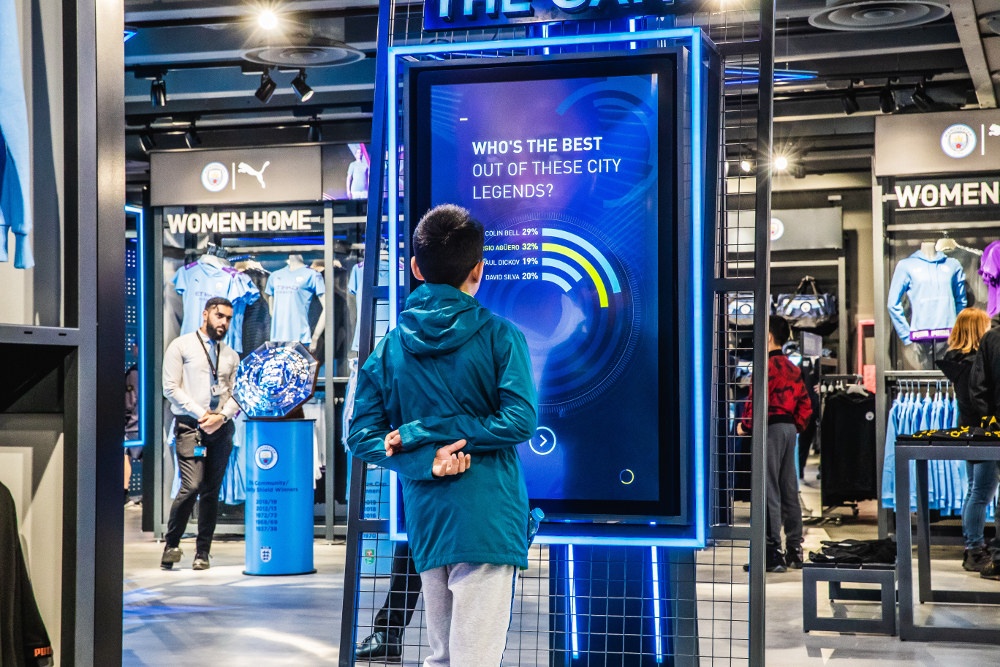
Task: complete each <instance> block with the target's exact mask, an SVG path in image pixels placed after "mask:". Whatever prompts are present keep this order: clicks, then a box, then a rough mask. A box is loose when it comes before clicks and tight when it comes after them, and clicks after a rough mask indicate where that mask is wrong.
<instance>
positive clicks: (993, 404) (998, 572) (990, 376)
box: [956, 322, 1000, 580]
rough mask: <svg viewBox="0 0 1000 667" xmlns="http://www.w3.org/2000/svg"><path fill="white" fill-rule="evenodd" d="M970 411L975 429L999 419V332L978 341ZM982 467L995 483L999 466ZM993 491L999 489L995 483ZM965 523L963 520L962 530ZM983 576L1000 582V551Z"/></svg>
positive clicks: (961, 409) (970, 389)
mask: <svg viewBox="0 0 1000 667" xmlns="http://www.w3.org/2000/svg"><path fill="white" fill-rule="evenodd" d="M956 324H957V322H956ZM956 394H957V396H958V397H959V401H961V393H960V391H959V390H958V389H957V387H956ZM968 408H969V410H971V417H969V418H967V421H968V420H971V422H972V424H971V425H976V422H977V421H978V422H980V423H983V422H984V421H985V420H989V419H990V418H995V417H996V416H997V415H1000V329H997V328H994V329H990V330H989V331H987V332H986V334H985V335H984V336H983V337H982V339H981V340H980V341H979V352H978V354H976V356H975V358H974V359H973V362H972V368H971V369H970V370H969V380H968ZM958 413H959V416H960V417H962V415H963V408H962V404H961V402H959V406H958ZM980 465H987V466H992V473H993V476H994V479H995V478H996V476H997V472H996V467H997V464H996V463H995V462H993V461H988V462H985V463H982V464H980ZM975 481H976V480H975V477H974V476H973V485H975ZM992 488H993V489H994V490H995V489H996V483H995V482H994V484H993V485H992ZM990 497H992V495H991V496H990ZM963 517H964V510H963ZM984 522H985V518H984ZM964 523H965V522H964V520H963V530H964ZM980 576H981V577H983V578H984V579H997V580H1000V551H994V552H993V553H992V557H991V558H990V559H989V562H987V563H986V564H985V565H984V566H983V567H982V570H981V571H980Z"/></svg>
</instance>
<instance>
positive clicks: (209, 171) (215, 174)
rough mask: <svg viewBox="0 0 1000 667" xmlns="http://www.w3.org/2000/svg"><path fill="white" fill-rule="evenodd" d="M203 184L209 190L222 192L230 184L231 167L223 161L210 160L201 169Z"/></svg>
mask: <svg viewBox="0 0 1000 667" xmlns="http://www.w3.org/2000/svg"><path fill="white" fill-rule="evenodd" d="M201 184H202V185H203V186H205V189H206V190H208V191H209V192H222V191H223V190H225V189H226V186H227V185H229V169H227V168H226V165H224V164H222V163H221V162H209V163H208V164H206V165H205V168H204V169H202V170H201Z"/></svg>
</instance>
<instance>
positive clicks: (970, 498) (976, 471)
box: [938, 308, 1000, 572]
mask: <svg viewBox="0 0 1000 667" xmlns="http://www.w3.org/2000/svg"><path fill="white" fill-rule="evenodd" d="M989 328H990V317H989V315H987V314H986V311H983V310H980V309H979V308H965V309H964V310H962V312H960V313H959V314H958V318H957V319H956V320H955V326H953V327H952V329H951V335H950V336H949V337H948V352H947V353H946V354H945V355H944V359H942V360H941V361H939V362H938V367H939V368H940V369H941V371H942V372H944V374H945V377H947V378H948V379H949V380H951V382H952V384H953V385H954V386H955V399H956V401H957V403H958V425H959V426H979V421H980V417H981V416H982V415H980V414H978V411H977V410H976V409H975V407H974V405H973V400H972V396H971V394H970V391H969V383H970V380H969V375H970V372H971V370H972V366H973V364H974V362H975V359H976V355H977V353H978V351H979V343H980V341H981V340H982V338H983V336H984V335H985V334H986V332H987V331H988V330H989ZM966 466H967V470H968V473H969V475H968V477H969V491H968V493H967V494H966V496H965V502H964V503H962V537H963V538H964V539H965V555H964V557H963V559H962V567H963V568H965V569H966V570H968V571H970V572H981V571H982V569H983V568H984V567H985V566H986V564H987V563H989V562H990V552H989V550H988V549H987V548H986V543H985V541H984V539H983V527H984V526H985V524H986V505H987V504H988V503H989V502H990V501H992V500H993V496H994V494H995V493H996V491H997V483H998V480H1000V475H998V471H997V464H996V463H995V462H994V461H969V462H967V463H966Z"/></svg>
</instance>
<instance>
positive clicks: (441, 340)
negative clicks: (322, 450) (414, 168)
mask: <svg viewBox="0 0 1000 667" xmlns="http://www.w3.org/2000/svg"><path fill="white" fill-rule="evenodd" d="M483 239H484V233H483V227H482V225H480V224H479V223H478V222H477V221H475V220H473V219H472V218H471V216H470V215H469V212H468V211H467V210H465V209H464V208H461V207H458V206H453V205H443V206H438V207H436V208H434V209H432V210H431V211H430V212H428V213H427V214H426V215H425V216H424V217H423V219H422V220H421V221H420V224H419V225H417V228H416V230H415V232H414V235H413V243H412V246H413V255H414V256H413V258H412V259H411V264H410V265H411V268H412V270H413V274H414V275H415V276H416V277H417V278H418V279H420V280H423V281H424V284H423V285H421V286H420V287H418V288H417V289H416V290H414V291H413V293H412V294H411V295H410V296H409V298H408V299H407V300H406V309H405V310H404V311H403V312H402V313H400V315H399V321H398V324H397V326H396V328H395V329H393V330H392V331H390V332H389V333H388V334H387V335H386V336H385V338H383V339H382V341H381V342H380V343H379V344H378V346H377V347H376V348H375V350H374V351H373V352H372V354H371V356H370V357H368V360H367V361H366V362H365V365H364V367H363V368H362V369H361V373H360V374H359V376H358V386H357V394H356V396H355V407H354V418H353V420H352V422H351V432H350V436H349V438H348V445H349V446H350V448H351V452H352V453H353V454H354V455H355V456H357V457H358V458H360V459H362V460H364V461H367V462H369V463H375V464H378V465H380V466H383V467H386V468H388V469H390V470H394V471H396V472H397V473H398V474H399V476H400V478H401V479H402V483H403V502H404V504H405V507H406V529H407V535H408V537H409V542H410V552H411V554H412V556H413V561H414V564H415V566H416V570H417V572H419V573H420V579H421V584H422V588H423V591H424V609H425V611H426V617H427V635H428V641H429V643H430V647H431V657H429V658H428V659H427V661H425V662H424V665H425V667H439V666H446V665H455V666H456V667H475V666H477V665H483V666H484V667H496V666H497V665H499V664H500V659H501V657H502V655H503V649H504V645H505V643H506V637H507V628H508V626H509V624H510V608H511V602H512V598H513V588H514V586H513V585H514V581H515V577H516V574H517V569H518V568H526V567H527V565H528V558H527V552H528V538H527V533H528V494H527V489H526V487H525V484H524V475H523V473H522V471H521V462H520V459H519V458H518V453H517V449H516V447H517V445H518V444H520V443H522V442H524V441H526V440H528V439H529V438H530V437H531V436H532V434H533V433H534V431H535V426H536V423H537V409H536V395H535V387H534V384H533V382H532V377H531V363H530V360H529V357H528V347H527V343H526V342H525V339H524V335H523V334H522V333H521V332H520V331H519V330H518V329H517V328H516V327H515V326H514V325H513V324H511V323H510V322H509V321H507V320H505V319H503V318H501V317H498V316H495V315H493V314H492V313H491V312H490V311H488V310H486V309H485V308H483V307H482V306H480V305H479V302H478V301H476V299H475V298H474V297H475V294H476V292H477V291H478V289H479V285H480V281H481V280H482V276H483V269H484V262H483Z"/></svg>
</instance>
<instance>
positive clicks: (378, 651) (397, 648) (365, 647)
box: [354, 628, 403, 662]
mask: <svg viewBox="0 0 1000 667" xmlns="http://www.w3.org/2000/svg"><path fill="white" fill-rule="evenodd" d="M402 655H403V631H402V630H400V629H398V628H385V629H384V630H376V631H375V632H373V633H371V634H370V635H368V636H367V637H365V640H364V641H363V642H361V643H360V644H358V647H357V649H355V651H354V657H355V658H357V659H358V660H372V659H374V658H378V659H379V660H382V661H385V662H399V661H400V659H401V657H402Z"/></svg>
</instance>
